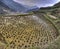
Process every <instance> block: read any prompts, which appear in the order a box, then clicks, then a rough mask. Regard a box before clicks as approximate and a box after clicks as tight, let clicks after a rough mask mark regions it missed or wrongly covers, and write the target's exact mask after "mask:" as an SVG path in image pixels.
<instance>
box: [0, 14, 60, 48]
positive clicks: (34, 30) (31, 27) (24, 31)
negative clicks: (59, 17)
mask: <svg viewBox="0 0 60 49" xmlns="http://www.w3.org/2000/svg"><path fill="white" fill-rule="evenodd" d="M58 36H59V33H58V30H57V29H56V28H55V26H54V25H53V24H52V23H50V21H48V20H47V19H46V18H45V17H44V19H42V18H41V17H37V16H36V15H28V16H0V49H31V48H32V47H38V48H39V49H40V48H45V47H47V46H48V45H49V44H50V43H52V42H53V41H54V40H55V39H56V38H57V37H58Z"/></svg>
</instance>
